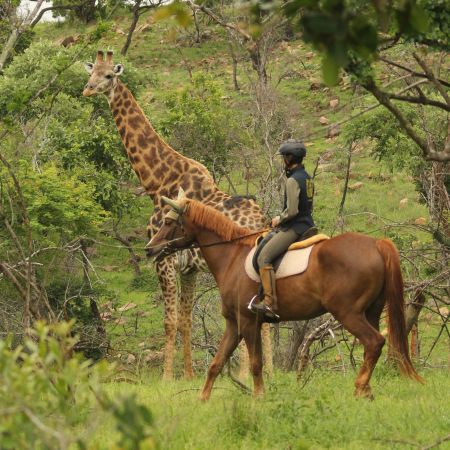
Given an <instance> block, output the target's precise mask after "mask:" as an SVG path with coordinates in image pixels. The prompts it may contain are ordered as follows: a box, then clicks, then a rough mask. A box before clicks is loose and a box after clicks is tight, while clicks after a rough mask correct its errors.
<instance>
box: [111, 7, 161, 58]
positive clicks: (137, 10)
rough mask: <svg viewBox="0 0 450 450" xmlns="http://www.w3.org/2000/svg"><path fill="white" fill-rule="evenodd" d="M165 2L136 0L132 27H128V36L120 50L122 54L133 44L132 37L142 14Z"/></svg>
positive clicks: (132, 8)
mask: <svg viewBox="0 0 450 450" xmlns="http://www.w3.org/2000/svg"><path fill="white" fill-rule="evenodd" d="M162 4H163V0H135V2H134V4H133V6H132V7H131V11H132V13H133V18H132V19H131V23H130V28H129V29H128V33H127V38H126V40H125V44H123V47H122V50H121V51H120V54H121V55H123V56H124V55H126V54H127V51H128V48H129V47H130V44H131V39H132V37H133V33H134V30H135V29H136V26H137V24H138V22H139V19H140V17H141V16H142V14H144V13H146V12H147V11H150V10H151V9H155V8H158V7H159V6H161V5H162Z"/></svg>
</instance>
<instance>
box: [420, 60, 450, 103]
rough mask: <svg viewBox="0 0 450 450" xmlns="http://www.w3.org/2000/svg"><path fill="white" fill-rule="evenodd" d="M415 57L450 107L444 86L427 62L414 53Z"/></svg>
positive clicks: (449, 98) (449, 99)
mask: <svg viewBox="0 0 450 450" xmlns="http://www.w3.org/2000/svg"><path fill="white" fill-rule="evenodd" d="M413 56H414V59H415V60H416V61H417V62H418V63H419V66H420V67H422V69H423V71H424V72H425V73H426V74H427V77H428V78H429V79H430V81H431V82H432V83H433V84H434V85H435V86H436V89H437V90H438V91H439V93H440V94H441V95H442V98H443V99H444V100H445V102H446V103H447V105H448V106H450V97H449V96H448V94H447V92H446V90H445V89H444V87H443V86H442V83H441V82H440V81H439V80H438V79H437V78H436V77H435V76H434V73H433V72H432V71H431V70H430V68H429V67H428V66H427V65H426V63H425V61H423V60H422V59H420V57H419V55H418V54H417V53H416V52H413Z"/></svg>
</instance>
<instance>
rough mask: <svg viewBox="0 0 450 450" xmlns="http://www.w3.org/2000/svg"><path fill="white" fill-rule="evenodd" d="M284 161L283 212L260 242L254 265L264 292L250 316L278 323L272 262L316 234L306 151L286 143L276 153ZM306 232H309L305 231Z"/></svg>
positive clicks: (273, 220) (291, 140) (312, 185)
mask: <svg viewBox="0 0 450 450" xmlns="http://www.w3.org/2000/svg"><path fill="white" fill-rule="evenodd" d="M277 154H278V155H281V156H282V157H283V160H284V169H285V173H286V177H287V180H286V184H285V188H284V205H283V211H282V213H281V214H280V215H279V216H276V217H274V218H273V219H272V222H271V226H272V227H273V228H274V229H273V230H272V231H271V232H270V233H269V234H268V235H267V236H266V237H265V238H264V240H263V241H262V242H261V244H260V246H259V248H261V250H260V252H259V255H258V256H257V264H258V267H259V274H260V277H261V283H262V287H263V291H264V298H263V299H262V301H261V302H260V303H257V304H252V310H253V312H260V313H262V314H263V315H264V316H265V318H266V319H269V320H272V321H273V320H277V319H278V318H279V316H278V315H277V314H276V310H277V295H276V289H275V272H274V269H273V266H272V262H273V261H274V260H275V259H276V258H277V257H278V256H280V255H282V254H283V253H285V252H286V251H287V249H288V247H289V246H290V245H291V244H292V243H293V242H296V241H298V240H301V239H304V238H306V237H309V236H310V235H313V234H316V232H317V230H316V228H315V225H314V221H313V218H312V216H311V212H312V206H313V195H314V184H313V180H312V178H311V177H310V176H309V175H308V173H307V172H306V170H305V167H304V166H303V158H304V157H305V156H306V148H305V145H304V144H303V143H302V142H299V141H296V140H294V139H289V140H287V141H286V142H284V143H283V144H282V145H281V146H280V148H279V149H278V152H277ZM308 230H309V231H308Z"/></svg>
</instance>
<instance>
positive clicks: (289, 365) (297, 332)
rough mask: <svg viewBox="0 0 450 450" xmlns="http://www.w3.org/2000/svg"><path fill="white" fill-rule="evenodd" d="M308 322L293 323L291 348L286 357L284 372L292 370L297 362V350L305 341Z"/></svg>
mask: <svg viewBox="0 0 450 450" xmlns="http://www.w3.org/2000/svg"><path fill="white" fill-rule="evenodd" d="M308 323H309V320H306V321H304V322H294V328H293V330H292V339H291V348H290V350H289V353H288V355H287V361H286V370H294V366H295V363H296V362H297V361H298V350H299V349H300V345H302V343H303V340H304V339H305V335H306V331H307V330H308Z"/></svg>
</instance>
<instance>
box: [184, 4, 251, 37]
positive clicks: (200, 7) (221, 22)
mask: <svg viewBox="0 0 450 450" xmlns="http://www.w3.org/2000/svg"><path fill="white" fill-rule="evenodd" d="M186 3H187V4H188V5H189V6H190V7H191V8H192V9H193V10H196V11H202V12H203V13H205V14H206V15H207V16H209V17H211V19H212V20H214V22H216V23H218V24H219V25H221V26H222V27H225V28H229V29H230V30H233V31H236V32H237V33H238V34H240V35H241V36H242V37H243V38H244V40H245V41H246V42H250V41H253V39H252V37H251V36H250V35H249V34H248V33H247V32H246V31H245V30H243V29H242V28H240V27H238V26H237V25H235V24H234V23H230V22H226V21H225V20H223V19H222V18H221V17H219V16H218V15H217V14H216V13H214V12H213V11H211V10H210V9H209V8H207V7H206V6H203V5H197V4H195V3H194V2H193V1H192V0H186Z"/></svg>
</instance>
